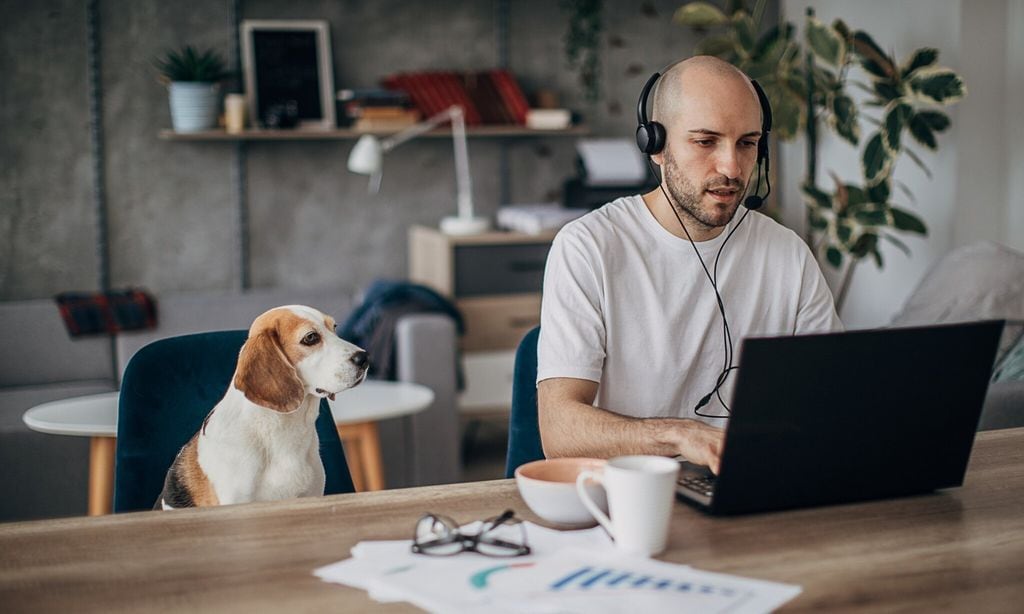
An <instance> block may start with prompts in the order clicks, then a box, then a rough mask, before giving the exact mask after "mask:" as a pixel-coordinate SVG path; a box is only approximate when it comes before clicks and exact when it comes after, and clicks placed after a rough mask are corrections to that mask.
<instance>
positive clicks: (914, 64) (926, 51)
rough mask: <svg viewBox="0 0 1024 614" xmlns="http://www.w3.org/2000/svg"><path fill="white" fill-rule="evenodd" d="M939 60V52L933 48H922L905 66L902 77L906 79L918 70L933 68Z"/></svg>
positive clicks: (901, 72) (901, 73)
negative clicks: (926, 67) (927, 67)
mask: <svg viewBox="0 0 1024 614" xmlns="http://www.w3.org/2000/svg"><path fill="white" fill-rule="evenodd" d="M938 59H939V50H938V49H935V48H933V47H922V48H921V49H918V50H917V51H915V52H914V53H913V55H911V56H910V58H909V59H908V60H907V62H906V64H904V65H903V70H901V71H900V75H901V76H902V77H903V78H904V79H905V78H907V77H909V76H910V74H911V73H913V72H914V71H915V70H917V69H918V68H924V67H925V66H931V65H932V64H934V63H935V62H936V61H937V60H938Z"/></svg>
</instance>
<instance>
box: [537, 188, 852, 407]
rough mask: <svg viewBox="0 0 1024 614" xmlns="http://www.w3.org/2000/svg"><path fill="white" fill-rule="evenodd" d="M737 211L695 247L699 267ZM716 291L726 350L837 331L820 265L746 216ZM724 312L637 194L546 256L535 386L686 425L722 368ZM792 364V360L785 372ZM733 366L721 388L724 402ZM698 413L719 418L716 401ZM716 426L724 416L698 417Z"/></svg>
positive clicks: (781, 233) (569, 230)
mask: <svg viewBox="0 0 1024 614" xmlns="http://www.w3.org/2000/svg"><path fill="white" fill-rule="evenodd" d="M744 213H745V210H742V209H741V210H740V211H739V212H737V214H736V216H735V217H734V218H733V221H732V222H730V224H729V226H728V227H727V228H726V229H725V230H724V232H722V233H721V234H720V235H718V236H717V237H716V238H714V239H711V240H709V241H703V242H700V243H696V246H697V249H698V250H699V251H700V254H701V257H702V258H703V259H704V263H705V264H706V266H707V267H708V270H709V271H711V272H712V274H714V271H713V267H714V263H715V256H716V254H717V253H718V249H719V247H720V246H721V245H722V242H723V241H724V240H725V238H726V236H727V235H728V234H729V232H730V231H731V230H732V228H733V227H734V226H735V225H736V224H737V223H738V222H739V220H740V219H741V218H742V217H743V215H744ZM717 279H718V287H719V292H720V293H721V295H722V301H723V303H724V304H725V312H726V315H727V317H728V323H729V329H730V331H731V333H732V340H733V347H734V350H735V352H736V357H735V358H734V361H733V362H734V364H738V363H739V360H740V359H741V357H740V356H739V355H738V353H739V349H740V345H741V340H742V339H743V337H747V336H756V335H783V334H797V333H810V332H823V331H830V330H838V329H841V328H842V324H841V322H840V321H839V317H838V316H837V315H836V311H835V307H834V304H833V301H832V294H831V292H829V289H828V286H827V285H826V284H825V279H824V278H823V277H822V274H821V270H820V269H819V268H818V265H817V263H816V262H815V260H814V258H813V257H812V255H811V252H810V250H809V249H808V248H807V245H806V244H805V243H804V242H803V241H802V240H801V239H800V238H799V237H798V236H797V235H796V234H795V233H794V232H793V231H792V230H789V229H788V228H785V227H784V226H781V225H780V224H778V223H776V222H775V221H774V220H772V219H771V218H769V217H767V216H764V215H762V214H760V213H758V212H756V211H751V212H750V213H749V214H748V215H747V219H746V221H744V222H743V224H742V225H741V226H740V227H739V229H738V230H737V231H736V233H735V234H734V235H733V236H732V238H731V239H729V242H728V243H727V244H726V246H725V249H724V251H723V252H722V255H721V258H720V260H719V262H718V277H717ZM723 335H724V333H723V327H722V316H721V313H720V312H719V310H718V305H717V301H716V299H715V293H714V290H713V289H712V287H711V283H710V282H709V281H708V278H707V276H706V275H705V273H704V270H703V269H702V268H701V265H700V262H699V261H698V259H697V255H696V253H695V251H694V249H693V246H692V245H691V244H690V242H689V241H688V240H686V239H685V238H684V239H680V238H678V237H676V236H675V235H673V234H671V233H669V232H668V231H667V230H665V229H664V228H663V227H662V226H661V224H659V223H658V221H657V220H656V219H655V218H654V215H653V214H652V213H651V212H650V210H649V209H648V208H647V205H646V204H645V203H644V201H643V199H642V198H641V197H640V196H628V197H625V198H620V199H618V200H616V201H614V202H611V203H608V204H607V205H605V206H603V207H601V208H600V209H597V210H595V211H592V212H590V213H588V214H587V215H585V216H583V217H581V218H579V219H577V220H575V221H573V222H570V223H569V224H567V225H566V226H564V227H563V228H562V230H561V231H560V232H559V233H558V235H557V236H556V237H555V240H554V243H553V244H552V247H551V251H550V253H549V254H548V259H547V267H546V270H545V273H544V294H543V299H542V303H541V334H540V342H539V346H538V351H537V356H538V369H537V381H538V382H540V381H541V380H545V379H548V378H552V377H571V378H578V379H585V380H591V381H594V382H598V384H599V387H598V392H597V398H596V400H595V405H596V406H598V407H601V408H603V409H607V410H611V411H614V412H617V413H620V414H624V415H628V416H637V417H654V416H661V417H665V416H672V417H680V418H694V417H696V416H695V415H694V412H693V409H694V406H695V405H696V404H697V402H698V401H699V400H700V399H701V397H703V396H704V395H706V394H707V393H709V392H711V391H712V390H713V389H714V387H715V380H716V378H717V377H718V375H719V373H720V372H721V371H722V368H723V366H724V363H725V345H724V340H723ZM793 368H794V369H799V368H800V367H799V365H794V366H793ZM737 374H738V371H735V370H734V371H732V374H731V376H730V377H729V380H728V382H727V383H726V385H725V386H723V387H722V390H721V392H722V397H723V398H724V399H725V400H726V403H729V402H730V399H731V395H732V385H733V384H734V383H735V381H736V377H737ZM701 413H706V414H711V415H723V414H725V408H723V407H722V405H721V403H720V402H719V400H718V399H717V397H714V396H713V397H712V400H711V402H710V403H709V404H707V405H705V406H704V407H703V408H701ZM705 421H706V422H709V423H710V424H714V425H716V426H722V425H723V421H719V420H705Z"/></svg>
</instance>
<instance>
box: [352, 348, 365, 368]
mask: <svg viewBox="0 0 1024 614" xmlns="http://www.w3.org/2000/svg"><path fill="white" fill-rule="evenodd" d="M349 360H351V361H352V364H354V365H355V366H357V367H359V368H363V367H365V366H366V363H367V359H366V352H364V351H362V350H360V351H358V352H356V353H355V354H353V355H352V358H349Z"/></svg>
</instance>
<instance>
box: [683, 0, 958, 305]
mask: <svg viewBox="0 0 1024 614" xmlns="http://www.w3.org/2000/svg"><path fill="white" fill-rule="evenodd" d="M746 4H747V3H746V1H745V0H728V2H726V5H725V8H724V10H723V9H720V8H719V7H717V6H715V5H713V4H710V3H708V2H689V3H687V4H685V5H683V6H682V7H680V8H679V10H678V11H676V13H675V15H674V20H675V21H676V22H677V23H681V24H683V25H687V26H690V27H691V28H693V29H694V30H696V31H697V32H698V33H702V34H707V36H705V37H704V38H703V39H702V40H701V41H700V43H699V44H698V45H697V48H696V49H695V50H694V52H695V53H697V54H708V55H715V56H718V57H721V58H723V59H725V60H727V61H729V62H731V63H732V64H734V65H736V66H737V67H739V68H740V69H742V70H743V71H744V72H746V73H747V74H748V75H750V77H751V78H754V79H757V80H758V82H759V83H760V84H761V85H762V86H763V87H764V89H765V93H766V94H767V95H768V98H769V99H770V100H771V104H772V110H773V116H774V120H775V122H774V123H775V125H774V129H773V132H775V133H776V134H777V135H778V136H780V137H781V138H782V139H783V140H788V139H792V138H794V137H796V136H797V135H798V134H800V133H801V131H803V133H804V134H805V135H806V142H807V169H806V175H805V178H804V182H803V185H802V186H801V191H802V193H803V197H804V201H805V203H806V205H807V222H808V224H807V226H808V231H807V241H808V243H809V244H810V245H811V247H812V249H813V250H814V252H815V255H816V256H817V257H818V258H819V260H824V261H827V262H828V263H829V264H830V265H832V266H833V267H835V268H836V269H837V270H840V271H841V272H842V275H841V280H840V287H839V291H838V294H837V297H836V307H837V308H841V307H842V305H843V302H844V299H845V297H846V291H847V290H848V288H849V284H850V279H851V275H852V273H853V270H854V268H855V265H856V264H857V263H858V262H860V261H861V260H862V259H863V258H865V257H867V256H871V257H872V258H873V259H874V260H875V263H876V264H877V265H878V266H879V267H881V266H882V254H881V251H880V249H879V244H880V241H882V240H885V241H888V242H890V243H892V244H893V245H895V246H896V247H898V248H899V249H900V250H902V251H903V252H904V253H906V254H908V255H909V253H910V250H909V248H908V247H907V245H906V244H905V243H903V242H902V241H901V240H900V239H899V238H898V237H897V236H896V233H897V232H909V233H916V234H922V235H923V234H926V232H927V228H926V226H925V224H924V222H923V221H922V220H921V219H920V218H919V217H918V216H917V215H915V214H914V213H913V212H911V211H909V210H907V209H904V208H901V207H898V206H897V205H896V202H895V201H897V200H899V199H900V195H898V194H896V190H894V184H895V187H897V188H899V189H900V191H901V192H902V196H903V197H906V198H908V199H909V200H911V201H913V200H914V198H913V194H912V193H911V192H910V190H909V188H908V187H907V186H905V185H903V184H901V183H899V182H897V181H895V180H894V170H895V165H896V162H897V160H898V159H899V158H900V157H901V155H902V154H906V156H907V157H908V158H910V159H911V160H912V161H913V162H914V163H916V164H917V165H918V166H920V167H921V168H922V170H924V172H925V173H927V174H928V175H929V176H931V175H930V171H929V170H928V168H927V167H926V166H925V164H924V161H923V160H922V158H921V156H920V155H919V154H918V153H916V152H915V151H914V149H912V148H911V147H910V146H911V145H914V146H917V147H919V148H923V149H927V150H931V151H935V150H937V149H938V139H937V137H938V135H939V133H942V132H945V131H946V130H947V129H948V128H949V126H950V119H949V116H948V115H946V113H945V112H944V111H943V110H942V107H945V106H948V105H951V104H954V103H956V102H957V101H959V100H960V99H961V98H963V97H964V96H965V95H966V93H967V89H966V87H965V86H964V84H963V80H962V79H961V77H960V75H958V74H957V73H956V72H954V71H953V70H951V69H949V68H946V67H943V66H939V65H938V64H937V60H938V56H939V51H938V50H937V49H933V48H930V47H924V48H921V49H916V50H914V51H913V52H912V53H910V54H909V56H908V57H907V58H906V60H904V61H903V62H898V61H897V59H896V58H895V57H893V54H892V53H889V52H886V51H885V50H883V48H882V47H881V46H879V45H878V43H876V42H875V41H874V39H873V38H872V37H871V35H869V34H868V33H867V32H864V31H863V30H853V29H851V28H850V27H849V26H847V25H846V24H845V23H844V22H843V21H842V20H838V19H837V20H835V21H834V22H833V23H832V24H831V25H829V24H825V23H822V22H821V21H819V20H818V19H816V18H815V17H814V12H813V10H811V9H808V12H807V16H806V21H805V24H804V37H805V42H804V44H803V45H801V43H800V41H799V40H798V39H797V38H796V36H795V33H796V28H795V26H794V24H793V23H790V22H780V23H779V24H777V25H774V26H772V27H770V28H768V29H767V30H765V31H764V33H762V34H759V32H760V31H761V29H762V28H761V22H762V18H763V16H764V12H765V0H757V1H756V2H755V5H754V8H753V10H748V9H747V7H746ZM849 85H853V86H856V87H858V88H859V89H861V90H863V91H864V92H866V94H867V95H866V97H865V96H860V97H858V98H859V99H860V100H859V101H858V99H855V97H853V96H851V95H850V93H849V92H848V91H847V89H848V86H849ZM868 109H874V111H872V113H870V114H869V113H866V112H862V111H867V110H868ZM862 120H863V122H864V123H867V124H869V125H871V126H873V132H872V133H871V134H870V136H869V137H868V138H867V140H866V141H864V140H862V137H861V134H860V128H861V123H862ZM822 125H824V126H827V127H828V128H829V129H830V130H831V131H832V132H834V133H835V134H836V135H838V136H839V137H840V138H841V139H843V140H844V141H846V142H847V143H849V144H850V145H851V146H853V147H857V148H858V149H859V150H860V148H861V147H862V143H864V144H863V149H862V150H860V158H861V169H860V170H861V180H862V183H859V184H858V183H846V182H844V181H842V180H841V179H839V178H838V177H837V176H835V175H834V174H833V175H832V179H833V183H834V187H833V188H826V187H823V186H820V185H819V184H818V150H817V144H818V130H819V127H820V126H822ZM908 137H909V138H908Z"/></svg>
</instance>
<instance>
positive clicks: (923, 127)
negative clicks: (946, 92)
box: [909, 113, 938, 151]
mask: <svg viewBox="0 0 1024 614" xmlns="http://www.w3.org/2000/svg"><path fill="white" fill-rule="evenodd" d="M909 128H910V134H911V136H913V137H914V140H915V141H917V142H918V143H920V144H922V145H924V146H925V147H927V148H928V149H931V150H932V151H935V149H936V148H937V147H938V143H937V142H936V141H935V133H934V132H933V131H932V128H931V126H929V125H928V122H927V121H925V120H924V119H922V118H921V114H920V113H919V114H917V115H915V116H913V117H912V118H910V125H909Z"/></svg>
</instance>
